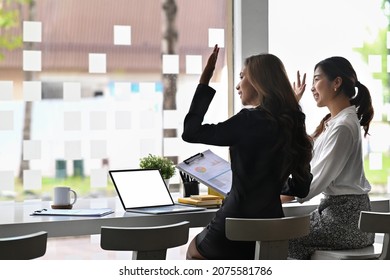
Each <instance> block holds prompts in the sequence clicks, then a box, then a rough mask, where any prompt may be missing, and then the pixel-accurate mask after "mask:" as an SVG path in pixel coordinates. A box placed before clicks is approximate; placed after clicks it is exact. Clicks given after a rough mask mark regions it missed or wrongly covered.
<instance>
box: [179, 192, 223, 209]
mask: <svg viewBox="0 0 390 280" xmlns="http://www.w3.org/2000/svg"><path fill="white" fill-rule="evenodd" d="M178 202H180V203H184V204H191V205H195V206H202V207H219V206H220V205H221V204H222V198H221V197H220V196H217V195H210V194H206V195H191V196H190V197H179V198H178Z"/></svg>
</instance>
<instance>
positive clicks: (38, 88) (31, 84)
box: [23, 81, 42, 101]
mask: <svg viewBox="0 0 390 280" xmlns="http://www.w3.org/2000/svg"><path fill="white" fill-rule="evenodd" d="M23 96H24V100H25V101H39V100H41V99H42V82H40V81H24V82H23Z"/></svg>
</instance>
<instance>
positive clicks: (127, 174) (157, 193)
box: [110, 169, 174, 208]
mask: <svg viewBox="0 0 390 280" xmlns="http://www.w3.org/2000/svg"><path fill="white" fill-rule="evenodd" d="M110 176H111V179H112V181H113V183H114V185H115V187H116V189H117V192H118V195H119V196H120V198H121V200H122V202H123V204H124V206H125V208H136V207H148V206H159V205H172V204H174V202H173V200H172V198H171V196H170V194H169V191H168V189H167V187H166V186H165V183H164V180H163V178H162V177H161V175H160V172H159V171H158V170H147V169H135V170H111V171H110Z"/></svg>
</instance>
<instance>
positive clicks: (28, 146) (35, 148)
mask: <svg viewBox="0 0 390 280" xmlns="http://www.w3.org/2000/svg"><path fill="white" fill-rule="evenodd" d="M40 158H41V141H38V140H24V141H23V159H24V160H32V159H40Z"/></svg>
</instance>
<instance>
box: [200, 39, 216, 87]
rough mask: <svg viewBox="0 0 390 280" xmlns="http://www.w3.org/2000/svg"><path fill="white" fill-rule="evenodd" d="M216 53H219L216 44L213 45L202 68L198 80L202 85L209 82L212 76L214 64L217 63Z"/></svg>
mask: <svg viewBox="0 0 390 280" xmlns="http://www.w3.org/2000/svg"><path fill="white" fill-rule="evenodd" d="M218 53H219V48H218V45H215V47H214V50H213V52H212V54H211V55H210V57H209V59H208V60H207V64H206V67H205V68H204V70H203V73H202V75H201V76H200V80H199V83H200V84H204V85H208V84H209V82H210V80H211V77H212V76H213V73H214V69H215V64H216V63H217V59H218Z"/></svg>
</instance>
